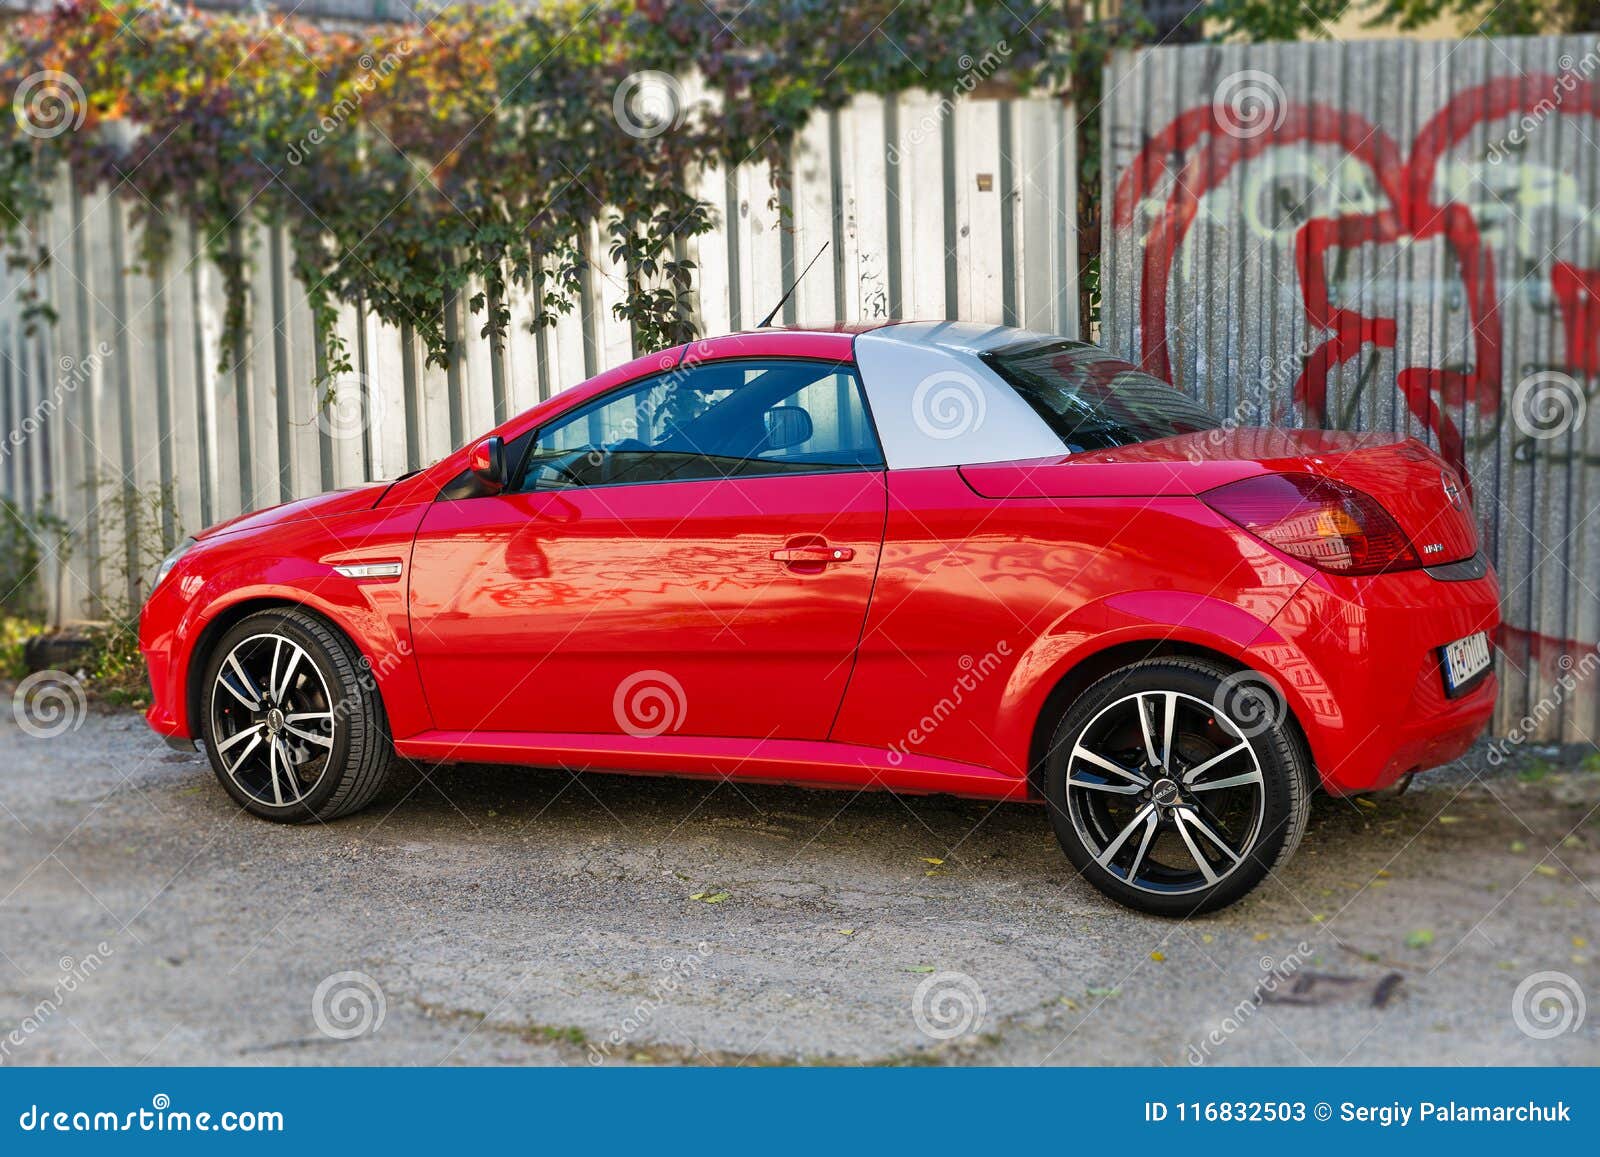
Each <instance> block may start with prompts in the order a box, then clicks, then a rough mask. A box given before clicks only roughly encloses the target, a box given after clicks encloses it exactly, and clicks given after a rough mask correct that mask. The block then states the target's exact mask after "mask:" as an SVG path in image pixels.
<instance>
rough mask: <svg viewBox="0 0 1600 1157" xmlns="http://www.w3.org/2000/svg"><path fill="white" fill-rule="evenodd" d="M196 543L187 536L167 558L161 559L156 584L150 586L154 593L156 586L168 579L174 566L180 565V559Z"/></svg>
mask: <svg viewBox="0 0 1600 1157" xmlns="http://www.w3.org/2000/svg"><path fill="white" fill-rule="evenodd" d="M194 545H195V540H194V539H192V538H186V539H184V540H183V541H182V542H180V543H179V544H178V545H177V546H175V547H174V548H173V550H172V553H171V554H169V555H167V557H166V558H164V559H162V560H161V566H160V568H159V569H158V570H157V571H156V581H155V586H152V587H151V588H150V591H151V593H152V594H154V593H155V590H156V587H159V586H160V585H161V584H162V582H163V581H165V580H166V577H167V575H169V574H171V573H172V568H173V567H175V566H177V565H178V560H179V559H180V558H182V557H183V556H184V555H186V554H188V553H189V550H190V548H192V547H193V546H194Z"/></svg>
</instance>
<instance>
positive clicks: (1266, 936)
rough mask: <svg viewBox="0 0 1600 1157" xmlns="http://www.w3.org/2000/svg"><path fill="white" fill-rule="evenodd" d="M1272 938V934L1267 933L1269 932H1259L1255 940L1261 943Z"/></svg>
mask: <svg viewBox="0 0 1600 1157" xmlns="http://www.w3.org/2000/svg"><path fill="white" fill-rule="evenodd" d="M1271 938H1272V937H1271V934H1270V933H1267V932H1257V933H1256V934H1255V940H1256V941H1257V943H1259V942H1260V941H1262V940H1270V939H1271Z"/></svg>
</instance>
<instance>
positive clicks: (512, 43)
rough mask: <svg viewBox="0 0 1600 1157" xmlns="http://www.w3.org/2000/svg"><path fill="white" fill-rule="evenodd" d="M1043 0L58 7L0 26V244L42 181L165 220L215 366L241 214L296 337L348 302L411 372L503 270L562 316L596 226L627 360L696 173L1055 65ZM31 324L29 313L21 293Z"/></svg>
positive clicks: (674, 292) (670, 293)
mask: <svg viewBox="0 0 1600 1157" xmlns="http://www.w3.org/2000/svg"><path fill="white" fill-rule="evenodd" d="M1042 9H1048V5H1029V4H1019V3H1013V4H1009V5H1006V4H971V3H968V2H967V0H853V2H851V3H849V4H838V3H832V2H827V0H773V2H771V3H767V2H763V3H759V4H753V5H748V6H744V7H740V8H728V9H727V10H726V11H723V10H719V6H718V5H717V4H716V3H709V4H701V3H668V2H666V0H597V2H593V3H583V4H580V3H575V2H555V3H543V4H538V5H533V6H529V8H527V9H525V10H513V9H510V8H500V7H493V8H480V7H473V6H457V7H451V8H449V9H448V10H444V11H441V12H440V13H438V14H436V15H434V16H433V17H432V18H431V19H429V20H428V21H427V22H426V23H425V24H424V25H421V26H417V25H409V26H407V25H392V26H379V27H375V28H372V29H368V30H365V31H363V32H361V33H359V34H358V33H354V32H349V31H330V30H327V29H323V28H319V27H317V26H315V25H313V24H310V23H308V22H304V21H300V20H296V19H293V18H290V19H283V18H279V17H277V16H233V15H210V14H200V13H197V12H194V11H191V10H186V9H182V8H179V7H176V6H174V5H170V4H166V5H159V4H158V5H150V4H148V3H146V4H134V3H127V2H121V0H118V2H111V0H106V2H99V3H97V2H92V0H70V2H68V3H63V4H61V5H59V6H58V7H56V8H54V9H53V10H51V11H49V12H46V13H41V14H32V15H25V16H21V17H16V18H13V19H11V20H9V21H7V22H6V24H5V26H4V34H3V35H0V93H6V94H14V100H13V110H14V112H15V114H16V115H15V116H14V117H7V118H0V232H3V233H4V236H5V239H6V241H7V243H8V250H9V252H10V259H11V260H12V261H13V262H15V263H20V264H22V265H24V266H29V267H36V266H37V265H38V263H39V262H41V261H42V260H44V257H45V255H44V254H42V253H40V252H38V251H36V250H30V249H29V241H28V238H29V237H30V236H35V235H36V234H35V233H34V232H33V231H32V230H31V229H30V228H29V226H30V225H31V224H37V222H38V221H39V219H40V216H41V214H42V213H44V212H45V211H46V210H47V208H48V207H49V204H50V201H51V198H52V191H53V189H54V188H55V187H56V184H55V183H56V182H57V181H58V180H59V179H61V177H62V175H63V174H65V176H66V178H67V179H69V180H71V181H72V182H74V183H75V184H76V186H77V187H78V188H79V189H81V190H84V191H86V192H88V191H92V190H95V189H99V188H105V187H109V188H112V189H114V190H116V192H117V194H118V195H120V196H121V197H123V198H124V199H125V200H126V201H127V203H128V204H129V205H130V206H131V208H132V212H133V214H134V215H135V218H136V220H137V221H138V222H139V223H140V224H141V225H142V226H143V229H142V230H141V234H140V235H141V237H142V238H143V241H142V247H143V254H142V256H143V259H144V260H145V261H147V262H152V263H154V262H160V261H161V260H162V259H163V258H164V256H165V252H166V247H167V246H168V244H169V243H170V239H171V235H172V232H173V227H174V223H175V222H178V221H182V220H184V219H187V220H188V221H189V222H192V223H193V225H194V226H195V227H196V230H197V235H198V236H199V237H200V238H201V239H202V243H203V245H204V248H205V250H206V252H207V253H208V255H209V257H210V259H211V260H212V261H214V262H215V263H216V265H217V266H218V267H219V269H220V270H221V271H222V283H223V288H224V292H225V295H226V310H225V316H224V327H223V350H222V354H223V360H224V363H225V364H227V363H229V362H231V361H233V360H235V359H237V358H239V357H241V356H243V348H242V334H243V333H244V330H245V319H246V316H247V315H246V311H247V309H248V307H249V300H248V284H249V260H250V257H249V246H248V245H247V243H246V241H245V238H246V236H247V230H248V228H249V227H250V226H252V225H255V224H259V223H267V224H273V225H279V226H283V227H284V228H285V229H286V231H287V236H288V237H289V244H290V247H291V255H292V264H293V269H294V273H295V274H296V276H297V277H298V279H299V281H300V282H301V284H302V285H303V286H304V287H305V291H306V294H307V297H308V299H309V302H310V306H311V311H312V316H313V320H314V322H315V324H316V327H317V332H318V334H319V335H320V340H321V342H322V343H323V345H322V350H321V353H322V362H323V368H324V371H325V376H327V377H332V376H335V375H337V374H338V373H341V372H343V371H345V370H347V369H348V368H349V367H348V357H347V351H346V350H345V349H344V347H343V345H342V344H341V341H340V338H339V336H338V327H337V326H336V325H335V324H333V323H334V319H335V317H336V314H337V311H338V309H339V308H340V306H341V304H359V305H360V306H361V307H363V308H365V309H368V310H370V311H372V312H373V313H375V314H376V315H377V316H378V317H379V318H381V319H382V320H383V321H385V322H388V323H390V324H393V325H402V324H406V325H410V326H411V327H412V328H413V330H414V331H415V332H416V334H417V335H418V336H419V338H420V339H421V340H422V342H423V343H424V344H425V347H426V351H427V357H428V360H429V361H430V362H433V363H435V364H444V363H446V362H447V361H448V359H449V358H450V356H451V353H452V351H451V348H450V341H449V337H448V331H447V328H446V325H445V320H444V319H445V316H446V313H447V310H448V308H449V307H450V305H451V303H452V302H453V301H456V300H459V299H460V298H461V295H465V301H466V304H467V305H468V307H469V309H470V310H471V311H472V312H473V313H474V314H476V315H478V316H480V317H481V318H482V327H483V332H484V333H485V335H489V336H504V334H505V331H506V329H507V327H508V325H509V324H510V312H509V310H508V308H507V304H506V302H507V293H508V289H509V287H510V286H512V285H518V286H522V287H526V288H527V289H529V290H530V291H531V292H533V293H534V294H535V296H536V299H537V302H538V304H539V306H540V307H541V312H542V314H543V315H544V317H545V318H547V319H548V318H550V317H552V316H553V315H555V314H558V313H561V312H563V311H566V310H568V309H570V308H571V306H572V303H573V301H574V298H575V296H576V294H577V292H578V290H579V287H580V285H581V284H582V279H583V277H584V275H585V270H586V268H587V267H588V266H589V265H590V264H591V263H592V262H594V261H595V260H596V258H597V256H598V255H597V254H596V253H594V252H592V251H591V247H590V243H589V238H590V237H591V235H592V231H593V230H594V229H595V228H596V227H598V231H599V235H600V236H601V237H603V238H604V239H605V242H604V243H605V245H606V246H607V248H608V250H609V255H610V257H611V258H612V259H613V260H614V261H615V262H616V263H617V264H618V266H619V267H620V268H621V269H623V270H625V275H626V286H625V289H626V292H625V294H624V299H623V300H622V302H621V303H620V304H619V305H618V306H617V307H616V308H617V311H618V314H619V316H621V317H622V318H625V319H626V320H627V321H628V322H629V323H630V324H631V325H632V327H633V330H634V334H635V340H636V344H638V345H639V346H640V347H641V348H649V347H651V346H657V345H661V344H667V343H671V342H674V341H678V340H683V339H686V338H688V337H690V336H692V325H691V322H690V310H689V295H690V293H691V291H692V282H693V276H694V270H693V266H692V264H691V263H690V262H689V261H688V260H687V259H686V258H685V256H684V253H685V249H684V246H683V242H685V241H686V240H687V239H689V238H692V237H694V236H696V235H698V234H701V233H703V232H705V231H706V230H708V229H709V228H710V227H711V223H712V217H711V214H712V207H711V206H709V205H708V204H706V203H705V202H704V201H703V200H701V198H700V197H699V195H698V193H697V190H698V188H699V187H700V182H701V179H702V174H703V173H704V171H705V170H706V168H707V167H708V166H713V165H726V164H736V163H741V162H744V161H746V160H759V161H765V162H767V163H769V164H770V165H772V166H773V172H774V173H775V174H776V179H777V180H779V181H781V180H782V179H783V166H784V160H785V157H786V156H787V150H788V147H789V145H790V143H791V141H792V139H793V137H794V135H795V133H796V132H797V131H798V130H799V129H800V128H801V127H803V125H804V124H805V121H806V119H807V117H808V116H810V115H811V114H813V113H815V112H817V111H818V110H826V109H832V108H837V107H840V106H841V105H843V104H844V103H846V102H847V101H848V100H849V99H850V98H851V97H852V96H854V95H855V94H857V93H863V92H873V93H892V92H898V91H903V90H907V89H912V88H918V89H926V90H931V91H935V92H939V91H950V90H953V89H954V88H955V87H956V86H957V85H958V83H959V82H960V80H961V78H962V76H963V74H964V72H966V71H968V70H970V69H971V68H972V62H973V61H974V60H975V59H981V58H984V57H986V56H990V57H991V58H992V54H993V53H994V51H995V48H996V46H998V45H1003V46H1004V69H1005V73H1006V78H1005V79H1006V80H1007V81H1008V82H1009V83H1011V84H1013V85H1014V86H1016V87H1017V88H1019V89H1023V88H1027V87H1030V86H1033V85H1035V84H1037V83H1039V82H1041V81H1042V80H1043V79H1045V78H1046V77H1048V76H1049V75H1051V74H1052V72H1053V71H1054V70H1059V67H1060V60H1059V57H1060V52H1061V49H1060V48H1059V46H1056V45H1054V44H1053V43H1052V41H1051V31H1050V30H1051V27H1052V19H1051V14H1050V13H1049V12H1048V11H1042ZM32 308H33V309H34V311H35V312H36V313H39V314H41V315H46V316H48V313H49V303H48V302H46V301H42V300H40V301H36V302H34V303H33V306H32Z"/></svg>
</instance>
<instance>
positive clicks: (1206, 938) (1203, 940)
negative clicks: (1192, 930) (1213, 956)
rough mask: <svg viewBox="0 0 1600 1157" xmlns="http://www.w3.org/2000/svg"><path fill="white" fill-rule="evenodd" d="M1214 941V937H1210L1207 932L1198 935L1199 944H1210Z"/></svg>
mask: <svg viewBox="0 0 1600 1157" xmlns="http://www.w3.org/2000/svg"><path fill="white" fill-rule="evenodd" d="M1215 939H1216V937H1215V936H1213V935H1211V933H1209V932H1202V933H1200V943H1202V944H1210V943H1211V942H1212V941H1213V940H1215Z"/></svg>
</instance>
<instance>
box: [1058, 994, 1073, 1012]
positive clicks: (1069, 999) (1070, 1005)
mask: <svg viewBox="0 0 1600 1157" xmlns="http://www.w3.org/2000/svg"><path fill="white" fill-rule="evenodd" d="M1056 1003H1057V1004H1062V1005H1065V1006H1066V1007H1067V1008H1070V1009H1071V1010H1072V1011H1073V1012H1077V1011H1078V1002H1077V1001H1075V1000H1073V999H1072V997H1070V996H1063V997H1061V998H1060V999H1059V1000H1057V1001H1056Z"/></svg>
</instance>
